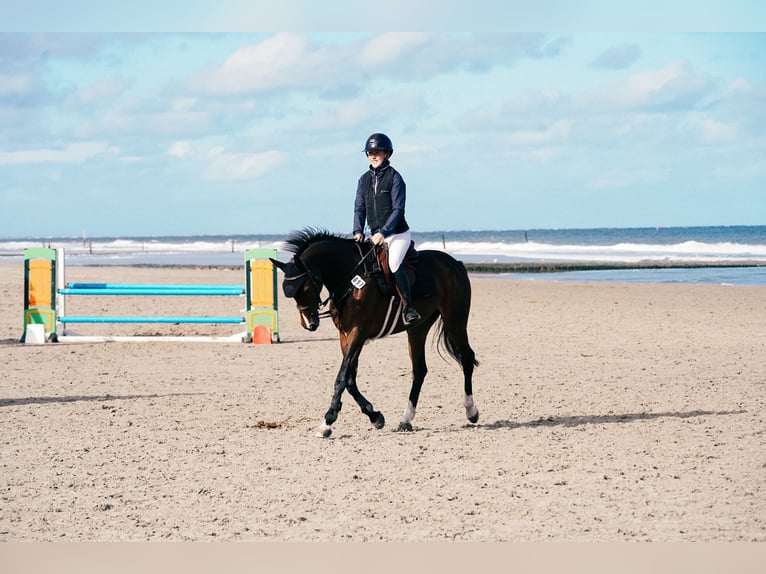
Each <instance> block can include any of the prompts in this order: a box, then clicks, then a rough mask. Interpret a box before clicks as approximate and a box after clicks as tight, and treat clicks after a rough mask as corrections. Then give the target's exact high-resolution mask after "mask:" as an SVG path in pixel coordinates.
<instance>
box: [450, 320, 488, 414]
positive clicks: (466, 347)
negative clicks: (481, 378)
mask: <svg viewBox="0 0 766 574" xmlns="http://www.w3.org/2000/svg"><path fill="white" fill-rule="evenodd" d="M468 311H469V310H468V309H467V308H466V309H465V310H464V312H463V313H460V314H459V315H458V316H457V317H456V316H454V315H452V316H450V315H448V314H445V316H444V317H443V321H444V325H443V327H444V337H445V342H446V344H447V349H448V351H449V353H450V355H452V356H453V357H455V359H456V360H457V361H458V362H459V363H460V366H461V367H462V369H463V390H464V397H463V406H464V407H465V414H466V417H467V418H468V422H470V423H476V422H478V421H479V409H477V408H476V404H475V403H474V401H473V370H474V367H476V366H477V365H478V364H479V362H478V361H477V360H476V353H475V352H474V350H473V349H472V348H471V345H470V343H469V342H468V329H467V326H468Z"/></svg>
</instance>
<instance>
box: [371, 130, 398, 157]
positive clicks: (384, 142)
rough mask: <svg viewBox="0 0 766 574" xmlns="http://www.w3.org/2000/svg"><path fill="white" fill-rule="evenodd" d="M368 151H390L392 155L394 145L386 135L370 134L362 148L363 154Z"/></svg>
mask: <svg viewBox="0 0 766 574" xmlns="http://www.w3.org/2000/svg"><path fill="white" fill-rule="evenodd" d="M369 151H390V152H391V153H394V144H392V143H391V139H390V138H389V137H388V136H387V135H386V134H372V135H371V136H370V137H368V138H367V143H366V144H365V146H364V153H367V152H369Z"/></svg>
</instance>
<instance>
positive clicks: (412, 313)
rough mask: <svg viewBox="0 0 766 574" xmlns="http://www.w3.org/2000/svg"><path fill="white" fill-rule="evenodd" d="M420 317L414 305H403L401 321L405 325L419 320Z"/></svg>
mask: <svg viewBox="0 0 766 574" xmlns="http://www.w3.org/2000/svg"><path fill="white" fill-rule="evenodd" d="M421 318H422V317H421V316H420V313H418V311H417V309H415V308H414V307H405V308H404V309H403V310H402V321H403V322H404V324H405V325H409V324H410V323H414V322H415V321H420V319H421Z"/></svg>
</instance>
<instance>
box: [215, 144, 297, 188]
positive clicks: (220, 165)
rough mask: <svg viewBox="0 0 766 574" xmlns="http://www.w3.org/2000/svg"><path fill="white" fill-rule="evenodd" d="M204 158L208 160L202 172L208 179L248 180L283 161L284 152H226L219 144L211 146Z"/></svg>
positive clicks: (268, 170) (259, 175)
mask: <svg viewBox="0 0 766 574" xmlns="http://www.w3.org/2000/svg"><path fill="white" fill-rule="evenodd" d="M205 159H206V160H207V161H209V165H208V167H207V169H205V172H204V176H205V178H206V179H208V180H215V181H226V180H248V179H257V178H259V177H261V176H263V175H265V174H266V173H268V172H270V171H272V170H273V169H275V168H276V167H278V166H279V165H281V164H282V163H284V161H285V154H283V153H281V152H278V151H267V152H262V153H227V152H226V151H225V150H224V148H223V147H220V146H219V147H215V148H212V149H211V150H210V151H209V152H208V154H207V157H206V158H205Z"/></svg>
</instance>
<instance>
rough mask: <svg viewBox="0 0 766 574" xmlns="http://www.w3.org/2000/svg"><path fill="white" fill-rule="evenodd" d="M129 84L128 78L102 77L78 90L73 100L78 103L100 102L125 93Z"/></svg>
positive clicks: (87, 104) (90, 103) (91, 103)
mask: <svg viewBox="0 0 766 574" xmlns="http://www.w3.org/2000/svg"><path fill="white" fill-rule="evenodd" d="M129 85H130V82H129V81H128V80H125V79H123V78H119V77H117V76H112V77H109V78H101V79H99V80H96V81H95V82H92V83H91V84H88V85H87V86H85V87H84V88H81V89H80V90H79V91H77V93H75V94H74V96H73V97H72V101H73V102H74V103H75V104H77V105H86V106H90V105H93V104H99V103H101V102H104V101H107V100H111V99H112V98H114V97H115V96H118V95H119V94H121V93H123V92H124V91H125V90H126V89H127V88H128V86H129Z"/></svg>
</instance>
